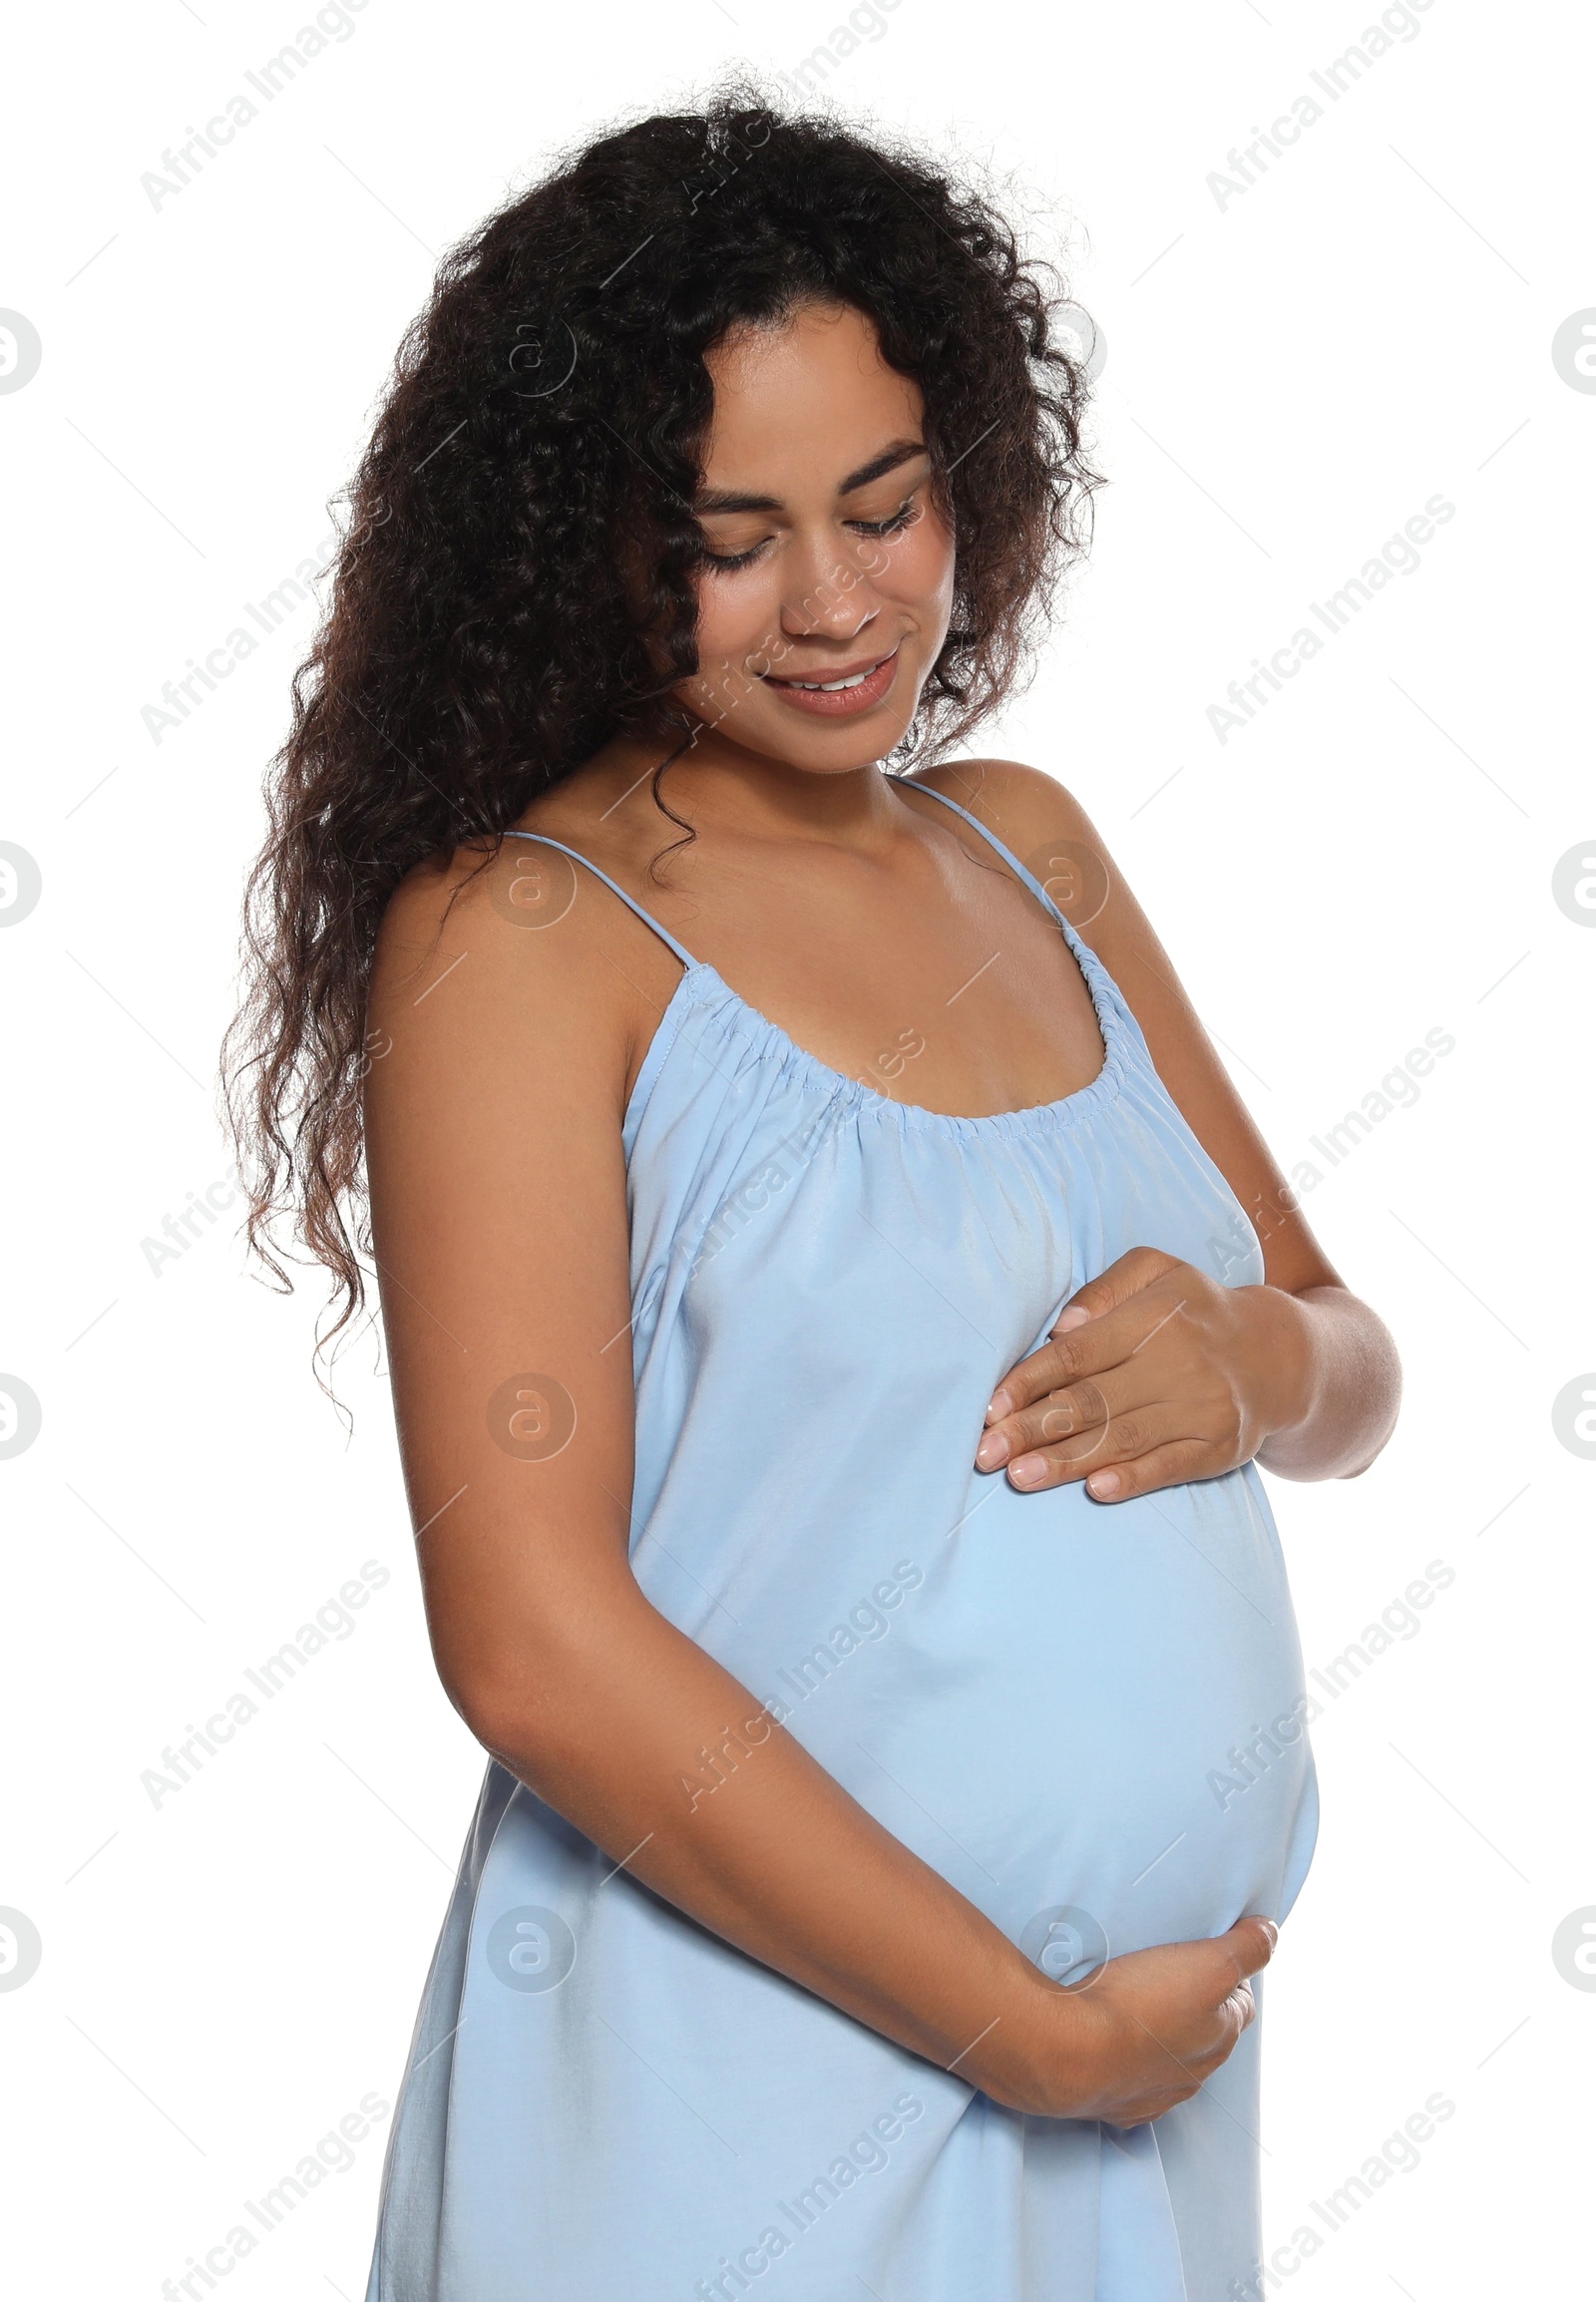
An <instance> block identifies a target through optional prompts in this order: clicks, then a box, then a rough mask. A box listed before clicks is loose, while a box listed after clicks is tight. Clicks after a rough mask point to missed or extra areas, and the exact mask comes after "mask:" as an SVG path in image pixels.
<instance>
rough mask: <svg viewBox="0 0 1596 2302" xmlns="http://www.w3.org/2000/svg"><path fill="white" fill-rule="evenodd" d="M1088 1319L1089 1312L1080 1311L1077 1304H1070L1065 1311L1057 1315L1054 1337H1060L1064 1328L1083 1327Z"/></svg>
mask: <svg viewBox="0 0 1596 2302" xmlns="http://www.w3.org/2000/svg"><path fill="white" fill-rule="evenodd" d="M1090 1317H1091V1313H1090V1312H1089V1311H1082V1310H1081V1308H1080V1305H1079V1304H1078V1303H1072V1304H1071V1305H1070V1307H1069V1309H1068V1310H1067V1311H1061V1312H1060V1313H1059V1314H1058V1321H1057V1325H1056V1326H1055V1327H1054V1329H1053V1333H1054V1335H1062V1334H1063V1333H1064V1330H1065V1329H1066V1328H1070V1327H1084V1326H1085V1324H1086V1322H1087V1320H1088V1319H1090Z"/></svg>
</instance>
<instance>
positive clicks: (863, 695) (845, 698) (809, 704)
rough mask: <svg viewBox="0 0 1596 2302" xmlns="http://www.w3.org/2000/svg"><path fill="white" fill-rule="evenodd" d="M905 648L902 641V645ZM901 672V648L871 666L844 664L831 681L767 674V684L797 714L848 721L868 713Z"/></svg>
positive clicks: (881, 656)
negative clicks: (850, 718) (899, 663)
mask: <svg viewBox="0 0 1596 2302" xmlns="http://www.w3.org/2000/svg"><path fill="white" fill-rule="evenodd" d="M899 645H902V642H901V641H900V642H899ZM897 670H898V648H897V647H894V648H893V650H892V653H891V654H890V655H878V656H874V657H872V659H871V660H870V661H869V662H867V663H860V664H854V665H844V666H843V668H842V669H840V670H838V671H835V672H833V673H832V675H831V677H830V678H829V679H824V680H817V679H813V680H812V679H777V678H775V677H773V676H772V675H771V674H770V673H768V672H767V673H766V675H765V685H766V686H767V687H769V688H771V689H772V690H773V691H774V692H775V693H776V694H777V695H779V696H780V697H781V700H782V702H783V703H790V704H791V705H792V707H793V709H794V710H795V711H810V712H817V713H819V714H820V716H821V717H822V718H825V719H839V718H845V717H848V716H849V715H851V714H852V713H854V712H858V711H868V710H869V709H870V707H871V706H872V704H876V703H879V702H880V701H881V699H882V697H883V696H884V695H885V694H886V693H887V691H888V689H889V688H890V687H891V686H892V683H893V680H894V678H895V676H896V674H897Z"/></svg>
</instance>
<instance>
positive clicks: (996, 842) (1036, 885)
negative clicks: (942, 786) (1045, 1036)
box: [911, 783, 1079, 949]
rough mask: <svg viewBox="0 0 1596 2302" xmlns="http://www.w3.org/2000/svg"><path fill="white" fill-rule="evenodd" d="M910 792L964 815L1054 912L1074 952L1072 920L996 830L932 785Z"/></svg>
mask: <svg viewBox="0 0 1596 2302" xmlns="http://www.w3.org/2000/svg"><path fill="white" fill-rule="evenodd" d="M911 789H912V790H915V791H923V792H924V793H925V795H926V797H927V798H928V799H940V800H941V801H942V804H943V806H944V807H951V808H952V809H953V811H954V813H955V815H962V816H963V817H964V819H965V821H966V823H968V824H969V826H970V828H971V830H972V831H977V832H980V834H981V836H982V838H983V839H984V840H985V841H986V842H987V845H988V846H989V847H990V848H995V849H996V850H997V852H998V855H1000V856H1001V857H1002V859H1003V862H1004V863H1005V864H1006V865H1007V866H1008V868H1009V870H1010V871H1011V872H1013V873H1015V874H1016V876H1017V877H1018V878H1019V879H1021V880H1022V881H1023V882H1024V884H1025V886H1026V887H1027V888H1029V890H1030V892H1031V894H1032V895H1033V896H1034V897H1035V898H1036V901H1037V902H1038V903H1039V904H1043V905H1045V906H1046V908H1047V910H1048V911H1049V912H1051V913H1052V916H1053V918H1054V919H1055V920H1056V921H1057V922H1058V924H1059V926H1060V927H1061V928H1062V929H1063V931H1064V937H1065V940H1066V942H1067V943H1068V944H1069V945H1070V948H1071V949H1074V947H1075V945H1076V944H1077V942H1078V941H1079V939H1078V937H1077V935H1076V932H1075V930H1074V929H1073V928H1072V927H1071V926H1070V924H1069V921H1068V920H1067V919H1066V918H1065V917H1064V914H1063V913H1062V912H1061V911H1060V910H1059V908H1058V906H1057V905H1056V904H1055V903H1054V902H1053V899H1052V897H1051V896H1050V895H1049V894H1048V893H1047V890H1046V889H1045V888H1044V887H1043V886H1042V884H1041V881H1040V880H1039V879H1037V877H1036V875H1035V873H1034V872H1031V871H1027V870H1026V869H1025V866H1024V865H1023V864H1022V863H1021V862H1020V860H1019V858H1018V856H1016V855H1015V854H1014V852H1013V850H1012V849H1011V848H1006V847H1004V845H1003V843H1002V841H1001V840H1000V839H999V838H998V834H997V833H996V832H995V831H989V830H988V829H987V826H986V825H985V824H984V823H983V822H982V820H981V818H980V816H976V815H972V814H971V812H970V810H969V808H968V807H961V806H960V804H959V802H958V800H956V799H950V798H949V797H948V794H947V793H946V792H945V791H934V790H933V789H932V787H931V785H930V784H929V783H917V784H914V785H912V786H911Z"/></svg>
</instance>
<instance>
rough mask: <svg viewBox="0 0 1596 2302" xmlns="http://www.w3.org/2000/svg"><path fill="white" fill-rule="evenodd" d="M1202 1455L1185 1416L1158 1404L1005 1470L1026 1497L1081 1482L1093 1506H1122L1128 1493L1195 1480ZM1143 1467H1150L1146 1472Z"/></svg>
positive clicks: (1043, 1449) (1117, 1418) (1025, 1457)
mask: <svg viewBox="0 0 1596 2302" xmlns="http://www.w3.org/2000/svg"><path fill="white" fill-rule="evenodd" d="M1207 1453H1208V1450H1207V1448H1206V1446H1205V1444H1204V1442H1203V1441H1202V1440H1201V1439H1200V1438H1198V1437H1197V1436H1196V1435H1195V1434H1194V1432H1193V1431H1192V1428H1191V1424H1190V1420H1189V1419H1188V1417H1187V1416H1186V1415H1185V1414H1184V1412H1183V1411H1182V1410H1181V1409H1180V1408H1179V1407H1176V1406H1173V1405H1168V1404H1165V1403H1162V1402H1161V1403H1160V1404H1158V1405H1157V1406H1152V1407H1143V1408H1141V1409H1139V1410H1138V1411H1137V1412H1136V1413H1134V1414H1124V1415H1115V1416H1114V1417H1113V1418H1112V1420H1111V1421H1109V1422H1106V1423H1104V1424H1102V1425H1100V1426H1099V1428H1097V1429H1096V1430H1092V1431H1084V1432H1082V1433H1081V1435H1080V1437H1079V1438H1073V1439H1069V1440H1067V1441H1066V1442H1065V1443H1064V1444H1063V1445H1061V1446H1056V1447H1038V1448H1034V1449H1033V1450H1032V1451H1031V1452H1030V1453H1028V1454H1022V1455H1019V1456H1017V1457H1016V1458H1015V1459H1014V1461H1012V1462H1011V1463H1010V1464H1009V1465H1008V1477H1009V1481H1010V1483H1011V1484H1012V1485H1014V1486H1016V1487H1018V1488H1019V1489H1020V1490H1021V1492H1022V1493H1025V1494H1039V1493H1041V1492H1043V1491H1044V1490H1045V1489H1046V1488H1048V1487H1056V1486H1064V1485H1067V1484H1068V1483H1069V1482H1070V1481H1071V1480H1076V1479H1084V1480H1085V1481H1086V1482H1087V1483H1088V1485H1089V1486H1090V1489H1091V1495H1092V1500H1093V1501H1094V1502H1124V1501H1127V1500H1128V1499H1129V1497H1130V1496H1131V1495H1132V1494H1133V1493H1137V1492H1141V1493H1147V1492H1149V1491H1150V1490H1151V1489H1152V1488H1153V1487H1156V1486H1179V1485H1182V1484H1184V1483H1185V1482H1186V1481H1188V1480H1190V1479H1191V1478H1193V1477H1194V1476H1198V1475H1200V1474H1199V1471H1198V1464H1199V1463H1200V1462H1201V1461H1203V1460H1204V1459H1206V1456H1207ZM1143 1464H1146V1465H1148V1466H1149V1467H1148V1468H1147V1469H1146V1471H1145V1472H1143V1471H1142V1470H1141V1466H1142V1465H1143ZM1210 1467H1211V1466H1210Z"/></svg>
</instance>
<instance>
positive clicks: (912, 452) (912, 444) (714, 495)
mask: <svg viewBox="0 0 1596 2302" xmlns="http://www.w3.org/2000/svg"><path fill="white" fill-rule="evenodd" d="M926 452H927V451H926V443H925V441H924V440H894V441H893V443H892V445H891V446H890V447H886V448H883V449H882V451H881V453H880V455H879V456H872V457H871V459H870V461H869V463H868V464H861V465H860V467H859V469H858V471H857V472H850V473H849V475H848V477H847V479H846V480H844V481H843V482H842V483H841V485H840V486H839V488H838V490H837V493H838V495H839V496H851V495H853V494H854V492H855V490H856V489H859V488H868V487H869V485H870V483H871V481H872V480H880V479H882V478H884V477H885V476H886V474H887V473H888V472H895V471H897V469H898V467H899V465H900V464H907V463H908V462H909V460H910V458H911V457H913V456H923V455H925V454H926ZM781 509H782V503H781V499H780V497H779V496H746V495H738V494H736V493H734V492H732V491H729V490H727V489H723V488H722V489H710V490H707V491H706V492H705V493H704V494H702V495H700V496H699V497H697V498H696V499H695V501H694V504H693V510H694V511H695V512H696V513H697V514H698V515H699V517H700V518H702V517H703V516H704V515H705V514H707V513H710V512H779V511H781Z"/></svg>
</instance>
